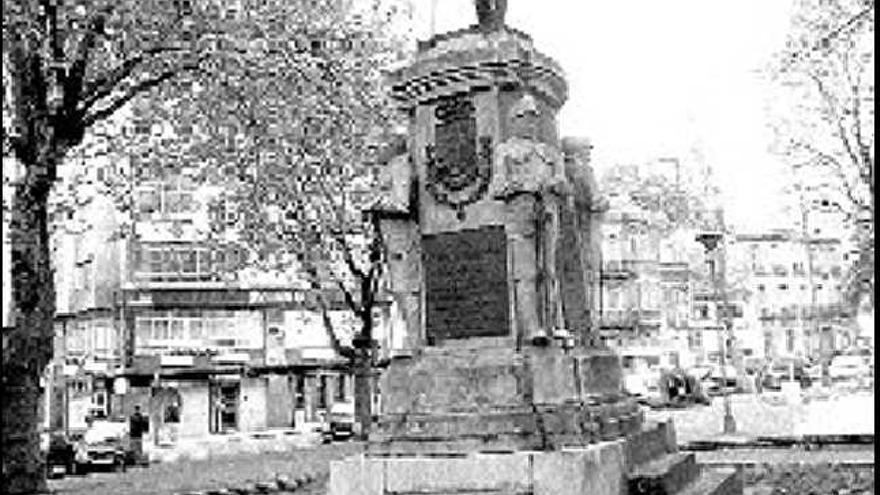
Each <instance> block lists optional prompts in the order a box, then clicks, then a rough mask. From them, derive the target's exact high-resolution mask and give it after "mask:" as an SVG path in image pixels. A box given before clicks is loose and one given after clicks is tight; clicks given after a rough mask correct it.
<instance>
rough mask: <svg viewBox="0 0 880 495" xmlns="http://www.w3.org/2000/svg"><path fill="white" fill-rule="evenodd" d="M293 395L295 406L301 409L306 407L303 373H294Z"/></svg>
mask: <svg viewBox="0 0 880 495" xmlns="http://www.w3.org/2000/svg"><path fill="white" fill-rule="evenodd" d="M294 378H295V380H296V385H295V389H294V390H295V392H294V396H295V397H296V407H297V408H298V409H302V408H304V407H306V377H305V375H296V377H294Z"/></svg>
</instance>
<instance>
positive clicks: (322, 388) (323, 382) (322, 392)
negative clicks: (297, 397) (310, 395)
mask: <svg viewBox="0 0 880 495" xmlns="http://www.w3.org/2000/svg"><path fill="white" fill-rule="evenodd" d="M326 408H327V375H321V376H319V377H318V409H326Z"/></svg>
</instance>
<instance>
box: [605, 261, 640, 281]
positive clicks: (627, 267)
mask: <svg viewBox="0 0 880 495" xmlns="http://www.w3.org/2000/svg"><path fill="white" fill-rule="evenodd" d="M635 274H636V270H635V264H634V262H633V261H631V260H615V261H606V262H605V263H603V264H602V278H604V279H626V278H630V277H632V276H634V275H635Z"/></svg>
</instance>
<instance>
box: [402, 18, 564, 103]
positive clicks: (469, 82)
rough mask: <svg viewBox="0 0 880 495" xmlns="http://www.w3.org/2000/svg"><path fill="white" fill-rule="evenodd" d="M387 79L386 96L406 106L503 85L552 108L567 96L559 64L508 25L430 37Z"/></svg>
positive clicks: (562, 101) (528, 38) (469, 29)
mask: <svg viewBox="0 0 880 495" xmlns="http://www.w3.org/2000/svg"><path fill="white" fill-rule="evenodd" d="M391 83H392V97H393V98H394V99H395V100H397V101H399V102H400V103H401V104H402V105H403V106H404V107H406V108H412V107H414V106H416V105H418V104H419V103H422V102H427V101H432V100H435V99H437V98H440V97H444V96H448V95H451V94H455V93H461V92H470V91H476V90H481V89H483V90H485V89H490V88H494V87H501V86H505V85H508V84H512V85H516V86H528V87H531V88H533V89H534V90H535V91H536V92H537V93H539V94H541V95H543V96H544V97H546V98H547V99H548V100H549V101H550V102H551V104H552V105H553V106H554V107H556V108H557V109H558V108H559V107H561V106H562V104H563V103H564V102H565V100H566V99H567V98H568V83H567V82H566V81H565V74H564V72H563V70H562V68H561V67H560V66H559V64H558V63H556V61H554V60H553V59H552V58H550V57H548V56H546V55H544V54H542V53H540V52H538V51H537V50H535V48H534V47H533V46H532V40H531V38H530V37H529V36H527V35H525V34H523V33H521V32H519V31H515V30H513V29H510V28H505V29H503V30H499V31H493V32H488V33H485V32H481V31H479V30H478V29H476V28H474V27H471V28H468V29H465V30H460V31H456V32H452V33H446V34H443V35H439V36H435V37H434V38H432V39H431V40H428V41H427V42H424V43H422V44H421V46H420V47H419V53H418V55H417V57H416V61H415V62H414V63H413V64H412V65H410V66H407V67H405V68H403V69H400V70H398V71H396V72H394V73H392V75H391Z"/></svg>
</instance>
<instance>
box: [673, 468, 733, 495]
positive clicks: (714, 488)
mask: <svg viewBox="0 0 880 495" xmlns="http://www.w3.org/2000/svg"><path fill="white" fill-rule="evenodd" d="M742 494H743V477H742V473H741V472H740V471H739V470H738V469H736V468H713V469H703V472H702V473H701V474H700V477H699V478H697V479H696V480H694V481H693V482H692V483H691V484H690V485H688V486H686V487H685V488H684V489H683V490H681V491H680V492H678V493H677V494H676V495H742Z"/></svg>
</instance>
